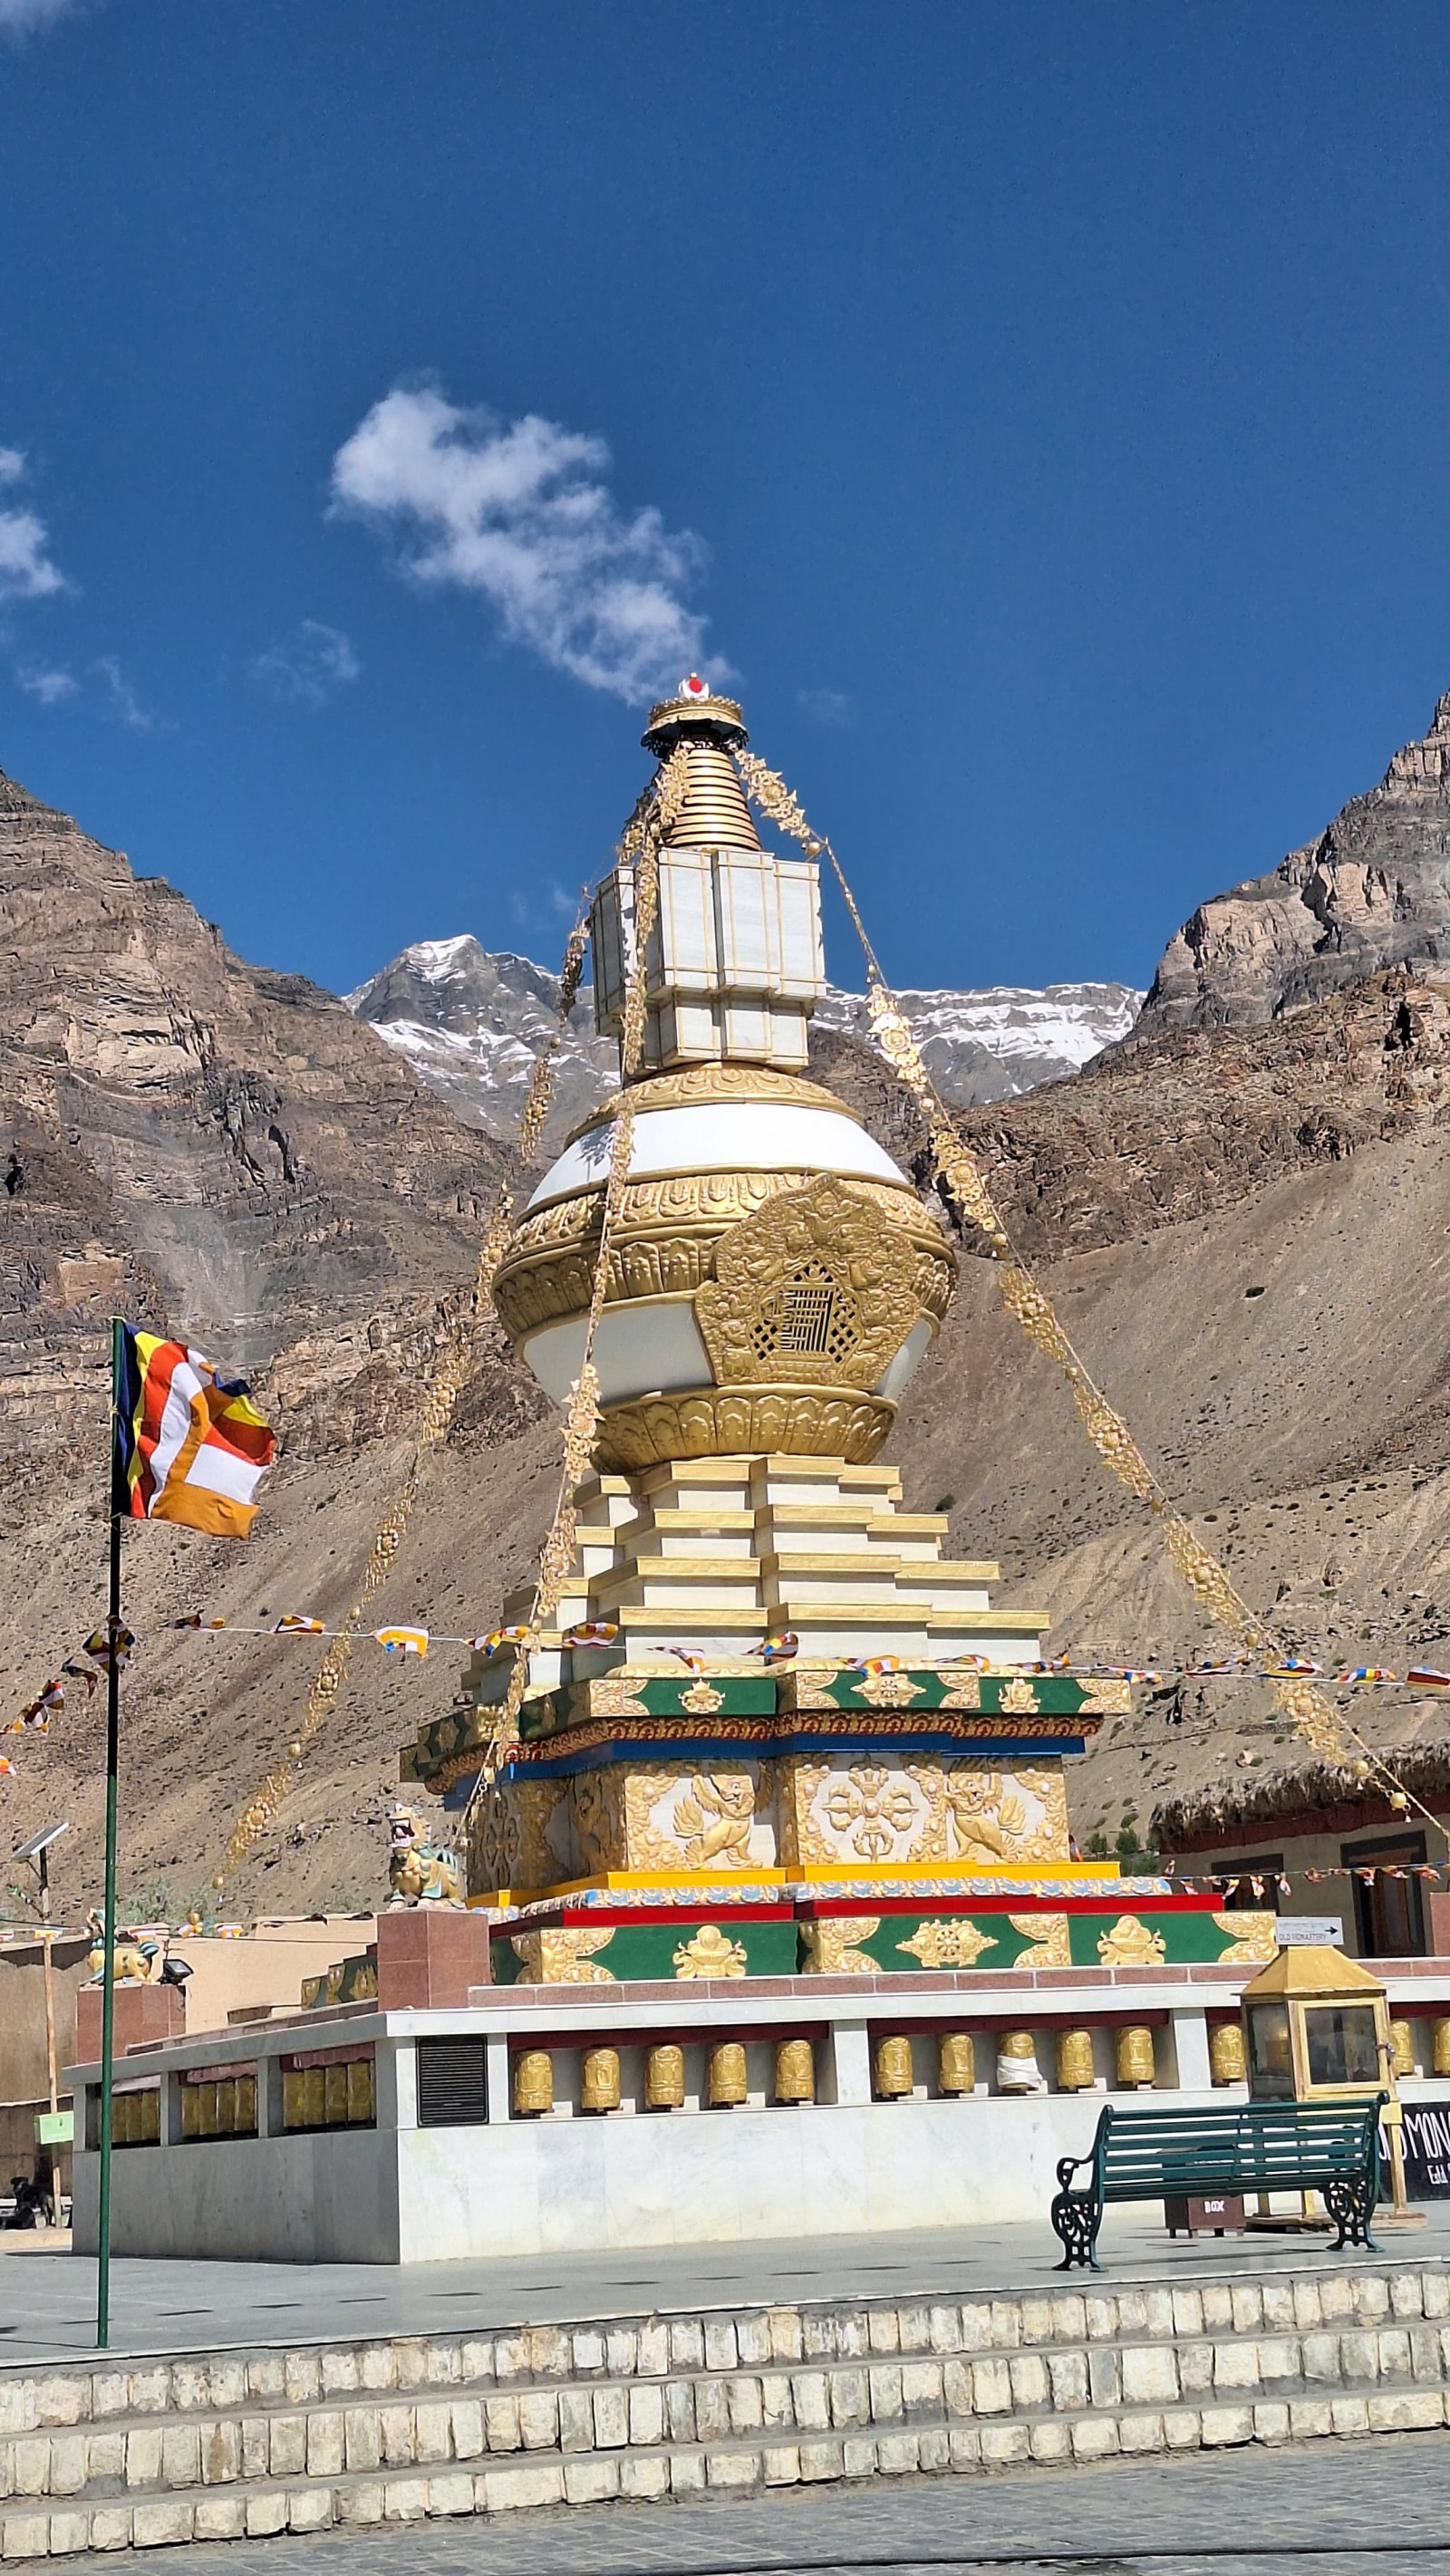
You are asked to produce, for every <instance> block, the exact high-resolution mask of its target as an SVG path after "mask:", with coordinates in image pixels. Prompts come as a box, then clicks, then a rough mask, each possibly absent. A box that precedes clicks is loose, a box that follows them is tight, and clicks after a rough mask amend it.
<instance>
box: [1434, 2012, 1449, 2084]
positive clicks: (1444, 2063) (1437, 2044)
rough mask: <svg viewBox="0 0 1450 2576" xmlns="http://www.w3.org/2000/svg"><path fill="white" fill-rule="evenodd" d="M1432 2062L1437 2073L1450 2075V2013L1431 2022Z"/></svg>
mask: <svg viewBox="0 0 1450 2576" xmlns="http://www.w3.org/2000/svg"><path fill="white" fill-rule="evenodd" d="M1430 2063H1431V2065H1432V2067H1433V2069H1434V2071H1435V2073H1436V2074H1437V2075H1450V2014H1441V2015H1440V2017H1439V2018H1438V2019H1437V2020H1435V2021H1432V2022H1431V2024H1430Z"/></svg>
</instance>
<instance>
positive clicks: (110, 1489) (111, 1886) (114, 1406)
mask: <svg viewBox="0 0 1450 2576" xmlns="http://www.w3.org/2000/svg"><path fill="white" fill-rule="evenodd" d="M123 1329H124V1328H123V1326H122V1323H121V1318H120V1316H119V1315H113V1316H112V1317H111V1418H110V1447H109V1456H108V1460H107V1468H106V1478H107V1482H106V1492H107V1497H108V1511H107V1517H108V1519H109V1521H110V1535H111V1585H110V1598H109V1601H108V1603H107V1618H106V1637H107V1644H108V1646H109V1649H110V1651H109V1653H108V1655H107V1657H106V1896H105V1913H104V1929H103V1931H102V1935H101V1941H102V1957H101V2119H100V2136H99V2139H98V2141H97V2143H98V2145H99V2148H100V2157H101V2164H100V2194H99V2206H98V2212H97V2228H96V2254H97V2266H96V2345H97V2348H98V2350H100V2351H102V2352H104V2350H105V2349H106V2346H107V2344H108V2343H109V2341H110V2337H111V2094H112V2077H113V2073H114V2060H115V2049H114V2041H115V2008H116V1810H117V1789H118V1783H119V1774H120V1753H121V1726H120V1715H121V1710H120V1699H121V1658H120V1653H119V1648H118V1639H119V1636H120V1630H121V1494H120V1486H119V1479H118V1475H117V1466H116V1456H117V1452H116V1426H117V1416H118V1414H119V1412H120V1405H121V1335H122V1331H123Z"/></svg>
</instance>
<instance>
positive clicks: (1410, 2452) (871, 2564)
mask: <svg viewBox="0 0 1450 2576" xmlns="http://www.w3.org/2000/svg"><path fill="white" fill-rule="evenodd" d="M1445 2439H1446V2437H1445V2435H1444V2434H1440V2435H1439V2436H1435V2435H1429V2436H1425V2437H1415V2436H1406V2437H1402V2438H1393V2439H1388V2440H1385V2441H1382V2442H1379V2443H1377V2444H1376V2445H1375V2446H1374V2447H1373V2449H1370V2450H1366V2449H1364V2448H1362V2447H1359V2446H1354V2447H1352V2448H1349V2449H1342V2448H1340V2447H1338V2446H1335V2447H1334V2448H1333V2449H1332V2450H1327V2451H1326V2450H1325V2449H1323V2448H1313V2449H1306V2450H1302V2451H1300V2450H1293V2449H1291V2450H1288V2451H1281V2452H1278V2453H1264V2452H1256V2451H1238V2452H1233V2453H1229V2454H1222V2455H1219V2456H1215V2457H1203V2456H1198V2457H1192V2458H1185V2459H1182V2460H1177V2461H1156V2460H1155V2461H1121V2462H1113V2463H1110V2464H1104V2465H1102V2466H1098V2467H1091V2468H1086V2467H1083V2468H1074V2469H1071V2470H1051V2469H1048V2470H1036V2471H1034V2472H1032V2473H1030V2474H1029V2475H1026V2476H1023V2475H1021V2474H1005V2475H1002V2476H998V2477H994V2478H990V2479H974V2480H970V2481H967V2480H963V2479H956V2478H950V2477H947V2478H924V2477H916V2478H912V2479H908V2480H903V2481H901V2482H900V2483H895V2482H889V2481H888V2482H884V2483H883V2482H881V2481H879V2480H878V2481H876V2482H874V2483H873V2484H872V2485H871V2486H870V2487H869V2488H866V2489H859V2490H858V2489H852V2488H850V2487H845V2488H842V2487H829V2488H817V2489H807V2490H804V2491H792V2492H785V2493H781V2494H776V2495H771V2496H768V2497H765V2498H759V2499H752V2498H746V2499H738V2500H737V2499H735V2498H720V2499H719V2500H714V2499H710V2500H707V2501H704V2502H701V2503H690V2504H658V2505H649V2504H643V2505H641V2504H617V2505H601V2506H584V2507H578V2508H575V2509H574V2510H572V2511H566V2512H558V2511H544V2512H534V2513H530V2514H527V2515H523V2514H509V2515H507V2516H505V2517H503V2518H501V2519H499V2520H483V2521H470V2522H468V2523H458V2522H452V2523H447V2522H445V2523H442V2524H438V2523H431V2524H430V2523H420V2522H412V2523H407V2524H403V2525H397V2524H395V2525H392V2526H387V2525H384V2526H382V2527H381V2528H377V2529H373V2530H349V2531H347V2532H335V2533H328V2532H322V2533H319V2534H318V2535H317V2536H316V2537H308V2538H292V2537H284V2538H279V2539H275V2540H267V2541H261V2542H258V2541H245V2540H244V2541H235V2542H232V2543H231V2544H230V2545H229V2547H228V2548H227V2550H226V2553H225V2561H224V2564H225V2570H226V2576H786V2571H794V2576H866V2572H867V2571H875V2570H878V2569H894V2570H900V2571H901V2576H911V2571H912V2570H913V2569H921V2570H923V2571H924V2570H926V2569H928V2568H930V2569H932V2570H934V2571H935V2570H958V2571H960V2576H973V2571H977V2570H980V2571H982V2572H983V2576H986V2571H988V2570H994V2569H997V2568H1007V2567H1010V2568H1012V2569H1014V2570H1017V2571H1019V2576H1051V2571H1054V2570H1074V2569H1081V2570H1087V2569H1092V2570H1094V2571H1095V2576H1112V2571H1113V2570H1116V2569H1122V2570H1125V2571H1133V2576H1137V2571H1141V2576H1284V2571H1285V2569H1286V2568H1289V2569H1292V2568H1294V2567H1305V2568H1310V2567H1312V2568H1313V2570H1314V2576H1400V2571H1404V2576H1412V2571H1413V2576H1447V2572H1450V2537H1447V2529H1450V2511H1447V2484H1446V2466H1447V2454H1446V2451H1445ZM11 2563H12V2564H13V2565H14V2566H15V2567H16V2569H17V2576H24V2562H19V2561H13V2562H11ZM70 2563H71V2565H72V2567H74V2568H76V2569H77V2570H78V2571H84V2570H86V2569H94V2570H95V2571H96V2576H99V2570H100V2568H101V2566H102V2565H103V2564H104V2566H105V2567H106V2568H108V2569H110V2570H113V2571H117V2576H124V2571H125V2570H128V2569H130V2568H132V2567H133V2566H139V2565H140V2564H141V2563H142V2562H141V2561H140V2560H139V2558H137V2557H133V2554H132V2553H131V2552H129V2551H127V2552H123V2553H121V2554H120V2555H108V2556H107V2557H106V2558H105V2560H104V2561H102V2560H100V2559H90V2558H85V2559H81V2560H74V2559H73V2560H72V2561H71V2562H70ZM218 2563H219V2564H221V2563H222V2562H220V2561H219V2562H218ZM144 2564H145V2566H146V2567H147V2568H148V2569H149V2570H151V2571H153V2576H169V2571H174V2570H176V2569H178V2568H179V2567H180V2566H181V2565H183V2564H184V2566H185V2568H186V2570H187V2576H192V2570H193V2569H194V2568H195V2567H196V2565H197V2560H196V2553H195V2552H194V2551H192V2550H172V2549H155V2550H148V2551H147V2552H146V2555H145V2560H144Z"/></svg>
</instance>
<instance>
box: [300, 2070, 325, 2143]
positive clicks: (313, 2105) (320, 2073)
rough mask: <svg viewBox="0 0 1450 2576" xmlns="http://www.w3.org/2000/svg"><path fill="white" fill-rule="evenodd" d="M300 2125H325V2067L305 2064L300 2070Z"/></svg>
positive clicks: (317, 2126)
mask: <svg viewBox="0 0 1450 2576" xmlns="http://www.w3.org/2000/svg"><path fill="white" fill-rule="evenodd" d="M302 2125H303V2127H304V2128H307V2129H325V2128H326V2126H327V2069H326V2067H325V2066H306V2067H304V2068H303V2070H302Z"/></svg>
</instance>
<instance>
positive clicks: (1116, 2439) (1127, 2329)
mask: <svg viewBox="0 0 1450 2576" xmlns="http://www.w3.org/2000/svg"><path fill="white" fill-rule="evenodd" d="M1447 2421H1450V2276H1447V2274H1446V2272H1445V2271H1444V2270H1443V2269H1442V2268H1438V2267H1437V2268H1434V2269H1425V2270H1422V2271H1408V2270H1407V2271H1403V2272H1391V2271H1389V2270H1388V2269H1385V2270H1378V2271H1375V2272H1369V2271H1366V2270H1362V2269H1358V2268H1356V2269H1349V2268H1347V2267H1343V2268H1337V2269H1336V2270H1334V2271H1330V2270H1329V2269H1328V2268H1325V2269H1323V2270H1321V2271H1319V2272H1318V2273H1317V2274H1315V2275H1310V2276H1305V2277H1300V2278H1284V2279H1270V2280H1260V2281H1251V2282H1244V2281H1239V2282H1235V2283H1233V2284H1217V2285H1210V2286H1208V2287H1206V2288H1204V2289H1202V2290H1199V2289H1196V2288H1195V2289H1193V2290H1187V2291H1185V2290H1169V2289H1166V2288H1156V2287H1155V2288H1148V2289H1144V2290H1124V2291H1121V2292H1111V2291H1107V2290H1090V2291H1086V2292H1074V2291H1064V2292H1062V2293H1060V2294H1058V2295H1057V2296H1052V2297H1049V2296H1031V2295H1028V2296H1023V2297H1017V2298H1000V2299H994V2300H983V2301H978V2302H967V2303H966V2304H964V2305H959V2304H956V2303H950V2304H936V2303H926V2302H920V2303H911V2304H908V2305H905V2306H901V2307H869V2306H865V2307H863V2306H854V2305H847V2304H845V2303H840V2304H833V2305H829V2306H827V2305H822V2306H820V2307H807V2308H803V2309H802V2308H775V2309H769V2310H764V2311H749V2312H741V2313H738V2314H737V2313H727V2312H722V2313H719V2314H706V2315H700V2316H686V2317H679V2316H676V2317H667V2318H660V2317H650V2318H644V2319H634V2320H617V2321H609V2322H606V2323H602V2324H595V2325H581V2326H576V2327H546V2328H536V2329H533V2330H522V2331H518V2332H514V2333H510V2334H502V2335H486V2336H480V2337H459V2336H437V2337H427V2338H417V2337H412V2338H396V2339H394V2340H392V2341H388V2342H377V2341H374V2342H371V2343H365V2344H352V2345H336V2346H321V2345H319V2346H306V2345H303V2346H294V2347H291V2348H289V2349H287V2350H285V2351H271V2352H257V2351H251V2352H245V2353H223V2354H219V2355H215V2356H204V2357H198V2356H188V2357H179V2358H174V2359H169V2360H157V2361H151V2362H145V2363H142V2364H139V2365H138V2366H136V2367H135V2368H126V2367H118V2366H116V2365H115V2364H114V2363H110V2362H107V2363H105V2364H104V2365H98V2366H95V2367H89V2368H87V2367H82V2366H79V2365H73V2366H71V2367H69V2368H66V2369H57V2370H53V2371H49V2372H44V2373H27V2372H20V2371H10V2372H0V2496H3V2498H4V2501H3V2504H0V2556H3V2557H4V2558H7V2559H11V2560H14V2559H20V2558H35V2557H41V2556H45V2555H55V2556H59V2555H64V2554H67V2553H69V2552H72V2551H77V2550H82V2549H102V2548H124V2547H138V2548H140V2547H148V2546H160V2545H162V2544H164V2543H176V2542H187V2541H195V2540H205V2539H228V2538H237V2537H240V2536H243V2535H253V2536H256V2535H262V2534H265V2533H269V2532H274V2531H281V2530H284V2529H287V2530H293V2531H303V2530H318V2529H323V2528H326V2527H329V2526H331V2525H332V2524H334V2523H366V2522H379V2521H383V2520H410V2519H415V2518H417V2517H419V2516H421V2515H425V2514H439V2515H452V2514H471V2513H480V2512H482V2513H493V2512H504V2511H510V2510H516V2509H519V2508H521V2507H524V2506H528V2505H533V2504H558V2503H592V2502H595V2501H598V2500H601V2499H603V2498H604V2497H608V2496H631V2497H641V2498H643V2497H665V2496H682V2495H698V2494H700V2493H701V2492H703V2491H705V2490H708V2489H717V2488H718V2489H727V2488H752V2487H756V2488H758V2487H763V2486H771V2485H781V2486H783V2485H792V2484H795V2483H798V2482H802V2481H810V2480H813V2479H833V2478H862V2477H869V2476H874V2475H883V2476H895V2475H905V2474H910V2473H913V2472H915V2473H920V2472H922V2471H926V2472H938V2473H940V2472H945V2471H952V2470H956V2471H971V2470H975V2471H982V2470H991V2469H997V2468H1006V2467H1011V2466H1017V2465H1025V2464H1028V2463H1031V2462H1034V2461H1039V2462H1044V2463H1046V2462H1052V2461H1058V2462H1060V2461H1065V2460H1091V2459H1100V2458H1105V2457H1108V2456H1110V2455H1113V2454H1116V2453H1147V2452H1172V2451H1183V2450H1195V2449H1199V2448H1221V2447H1227V2446H1232V2445H1236V2444H1241V2443H1249V2442H1259V2443H1277V2442H1285V2441H1294V2440H1304V2439H1315V2438H1319V2437H1322V2436H1333V2435H1339V2436H1348V2437H1354V2436H1361V2435H1366V2434H1370V2433H1377V2432H1407V2431H1424V2430H1429V2429H1432V2428H1434V2427H1437V2426H1443V2425H1444V2424H1446V2423H1447Z"/></svg>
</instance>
